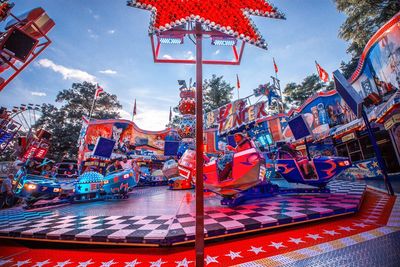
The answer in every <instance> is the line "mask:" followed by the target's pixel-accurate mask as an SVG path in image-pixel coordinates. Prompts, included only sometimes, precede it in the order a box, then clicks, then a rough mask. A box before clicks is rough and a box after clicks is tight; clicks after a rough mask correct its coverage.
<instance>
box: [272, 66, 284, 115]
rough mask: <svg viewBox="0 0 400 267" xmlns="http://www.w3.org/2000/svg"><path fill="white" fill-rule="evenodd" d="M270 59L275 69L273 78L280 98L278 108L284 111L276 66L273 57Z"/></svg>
mask: <svg viewBox="0 0 400 267" xmlns="http://www.w3.org/2000/svg"><path fill="white" fill-rule="evenodd" d="M272 61H273V62H274V70H275V80H276V85H277V86H276V87H277V88H278V91H279V97H280V99H281V103H280V106H281V108H280V109H281V110H280V112H284V107H283V97H282V90H281V83H280V81H279V79H278V66H277V65H276V62H275V58H272Z"/></svg>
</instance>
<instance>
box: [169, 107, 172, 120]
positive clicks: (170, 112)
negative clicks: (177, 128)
mask: <svg viewBox="0 0 400 267" xmlns="http://www.w3.org/2000/svg"><path fill="white" fill-rule="evenodd" d="M171 121H172V108H171V107H169V122H171Z"/></svg>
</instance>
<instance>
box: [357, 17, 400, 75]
mask: <svg viewBox="0 0 400 267" xmlns="http://www.w3.org/2000/svg"><path fill="white" fill-rule="evenodd" d="M398 22H400V12H398V13H397V14H396V15H394V17H393V18H392V19H391V20H389V21H388V22H387V23H386V24H385V25H383V26H382V27H381V28H380V29H379V30H378V31H377V32H376V33H375V34H374V35H373V36H372V38H371V39H370V40H369V41H368V43H367V45H366V46H365V48H364V51H363V52H362V54H361V57H360V60H359V61H358V66H357V69H356V70H355V72H354V73H353V74H352V75H351V77H350V79H349V82H350V83H353V82H354V81H355V80H357V78H358V77H359V76H360V74H361V73H362V71H363V69H364V67H365V64H364V63H365V60H366V59H367V57H368V55H369V53H370V52H371V49H372V48H373V47H374V45H375V44H376V43H377V42H379V41H380V40H381V39H382V38H383V37H384V36H385V35H386V31H387V30H389V29H390V28H391V27H392V26H394V25H395V24H396V23H398Z"/></svg>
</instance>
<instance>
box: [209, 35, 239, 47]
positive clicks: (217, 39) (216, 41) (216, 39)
mask: <svg viewBox="0 0 400 267" xmlns="http://www.w3.org/2000/svg"><path fill="white" fill-rule="evenodd" d="M236 43H237V40H236V38H234V37H223V36H213V37H212V38H211V44H212V45H221V46H234V45H236Z"/></svg>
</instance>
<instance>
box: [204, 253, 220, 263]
mask: <svg viewBox="0 0 400 267" xmlns="http://www.w3.org/2000/svg"><path fill="white" fill-rule="evenodd" d="M217 258H218V256H215V257H211V256H208V255H207V257H206V258H205V262H206V265H209V264H210V263H213V262H215V263H219V262H218V261H217Z"/></svg>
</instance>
